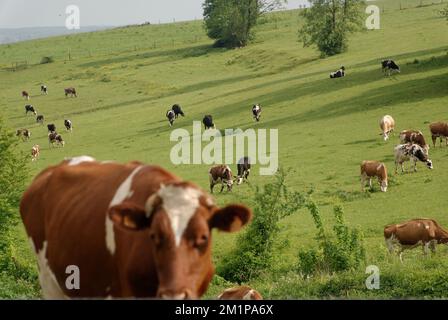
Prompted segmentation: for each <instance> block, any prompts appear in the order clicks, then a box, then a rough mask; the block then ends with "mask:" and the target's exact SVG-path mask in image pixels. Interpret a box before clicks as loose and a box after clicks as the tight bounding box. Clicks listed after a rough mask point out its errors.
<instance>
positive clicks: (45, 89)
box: [40, 85, 48, 95]
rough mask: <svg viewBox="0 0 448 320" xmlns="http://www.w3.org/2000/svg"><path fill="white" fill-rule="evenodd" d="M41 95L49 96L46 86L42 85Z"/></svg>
mask: <svg viewBox="0 0 448 320" xmlns="http://www.w3.org/2000/svg"><path fill="white" fill-rule="evenodd" d="M40 93H41V94H45V95H47V94H48V88H47V86H45V85H41V86H40Z"/></svg>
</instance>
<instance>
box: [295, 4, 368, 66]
mask: <svg viewBox="0 0 448 320" xmlns="http://www.w3.org/2000/svg"><path fill="white" fill-rule="evenodd" d="M309 2H310V4H311V7H310V8H306V9H305V10H303V11H302V12H301V16H302V17H303V18H304V20H305V21H304V25H303V26H302V27H301V28H300V30H299V40H300V41H301V42H303V45H304V46H305V47H308V46H311V45H316V46H317V48H318V49H319V51H320V52H321V55H322V57H324V56H332V55H335V54H339V53H342V52H344V51H345V50H346V49H347V47H348V35H349V34H350V33H352V32H355V31H358V30H360V29H361V28H362V22H363V15H362V10H361V8H362V4H363V3H364V2H363V1H361V0H309Z"/></svg>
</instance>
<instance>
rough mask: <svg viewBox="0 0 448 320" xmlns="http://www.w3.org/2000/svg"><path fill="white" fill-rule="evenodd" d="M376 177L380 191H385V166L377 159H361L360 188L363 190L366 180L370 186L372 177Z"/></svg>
mask: <svg viewBox="0 0 448 320" xmlns="http://www.w3.org/2000/svg"><path fill="white" fill-rule="evenodd" d="M373 178H378V183H379V184H380V187H381V191H382V192H386V191H387V168H386V165H385V164H384V163H382V162H378V161H363V162H362V164H361V190H362V191H364V187H365V186H366V181H367V180H369V186H370V188H372V179H373Z"/></svg>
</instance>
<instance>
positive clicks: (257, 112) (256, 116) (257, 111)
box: [252, 104, 261, 122]
mask: <svg viewBox="0 0 448 320" xmlns="http://www.w3.org/2000/svg"><path fill="white" fill-rule="evenodd" d="M252 115H253V116H254V119H255V120H256V121H257V122H258V121H260V118H261V106H260V105H259V104H256V105H254V106H253V107H252Z"/></svg>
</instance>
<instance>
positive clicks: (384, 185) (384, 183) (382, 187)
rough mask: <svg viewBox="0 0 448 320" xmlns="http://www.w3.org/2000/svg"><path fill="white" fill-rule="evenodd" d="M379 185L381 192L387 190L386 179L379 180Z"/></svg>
mask: <svg viewBox="0 0 448 320" xmlns="http://www.w3.org/2000/svg"><path fill="white" fill-rule="evenodd" d="M380 186H381V192H387V180H383V181H381V183H380Z"/></svg>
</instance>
